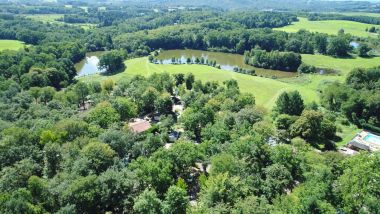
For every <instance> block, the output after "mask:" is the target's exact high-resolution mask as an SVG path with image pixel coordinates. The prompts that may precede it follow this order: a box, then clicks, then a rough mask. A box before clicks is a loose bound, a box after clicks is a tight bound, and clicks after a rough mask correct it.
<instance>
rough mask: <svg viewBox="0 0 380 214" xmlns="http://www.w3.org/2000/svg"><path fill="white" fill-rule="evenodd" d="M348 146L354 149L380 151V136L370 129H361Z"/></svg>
mask: <svg viewBox="0 0 380 214" xmlns="http://www.w3.org/2000/svg"><path fill="white" fill-rule="evenodd" d="M347 146H348V147H349V148H352V149H358V150H366V151H369V152H376V151H380V136H379V135H377V134H374V133H371V132H368V131H361V132H360V133H358V134H357V135H356V136H355V137H354V139H352V140H351V141H350V142H349V143H348V145H347Z"/></svg>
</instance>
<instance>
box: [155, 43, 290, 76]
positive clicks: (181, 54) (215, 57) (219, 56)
mask: <svg viewBox="0 0 380 214" xmlns="http://www.w3.org/2000/svg"><path fill="white" fill-rule="evenodd" d="M173 57H175V58H176V60H177V61H178V60H179V61H180V62H181V63H186V61H187V58H191V59H192V61H194V60H195V59H196V58H197V57H198V58H199V59H200V58H202V57H203V58H204V59H205V60H209V61H216V63H217V64H218V65H220V68H221V69H223V70H227V71H234V68H235V67H238V68H242V69H246V70H252V69H253V70H255V71H256V74H257V75H258V76H265V77H273V76H275V77H277V78H287V77H294V76H296V75H297V73H296V72H285V71H277V70H270V69H263V68H256V67H253V66H251V65H247V64H245V63H244V56H243V55H240V54H230V53H221V52H210V51H200V50H190V49H186V50H167V51H162V52H161V53H160V54H159V55H158V56H157V57H156V58H157V59H158V60H159V61H160V63H162V64H172V58H173Z"/></svg>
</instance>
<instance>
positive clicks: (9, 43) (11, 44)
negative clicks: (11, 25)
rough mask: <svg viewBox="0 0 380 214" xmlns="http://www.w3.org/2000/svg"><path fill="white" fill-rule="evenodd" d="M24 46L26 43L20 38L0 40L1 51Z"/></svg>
mask: <svg viewBox="0 0 380 214" xmlns="http://www.w3.org/2000/svg"><path fill="white" fill-rule="evenodd" d="M22 47H24V43H23V42H21V41H18V40H0V51H3V50H19V49H20V48H22Z"/></svg>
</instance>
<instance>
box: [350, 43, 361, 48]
mask: <svg viewBox="0 0 380 214" xmlns="http://www.w3.org/2000/svg"><path fill="white" fill-rule="evenodd" d="M350 46H351V47H353V48H358V47H359V46H360V45H359V43H357V42H354V41H352V42H350Z"/></svg>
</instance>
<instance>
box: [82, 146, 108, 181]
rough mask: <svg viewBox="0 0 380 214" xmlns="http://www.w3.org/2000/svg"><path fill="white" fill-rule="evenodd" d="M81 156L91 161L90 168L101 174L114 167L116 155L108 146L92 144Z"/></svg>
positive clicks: (86, 147) (85, 148) (83, 150)
mask: <svg viewBox="0 0 380 214" xmlns="http://www.w3.org/2000/svg"><path fill="white" fill-rule="evenodd" d="M81 155H82V156H83V157H84V158H87V160H88V161H89V165H88V168H89V169H91V170H93V171H94V172H95V173H97V174H99V173H101V172H103V171H105V170H106V169H107V168H108V167H110V166H111V165H112V163H113V158H114V157H115V156H116V153H115V151H113V150H112V149H111V147H110V146H109V145H108V144H104V143H98V142H91V143H89V144H87V145H86V146H85V147H84V148H83V149H82V151H81Z"/></svg>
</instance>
